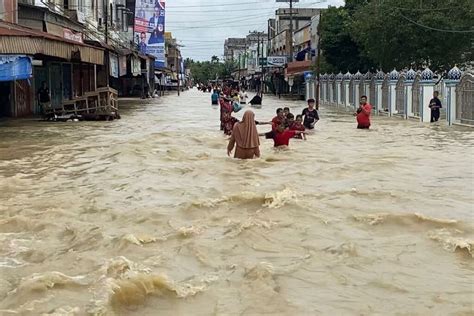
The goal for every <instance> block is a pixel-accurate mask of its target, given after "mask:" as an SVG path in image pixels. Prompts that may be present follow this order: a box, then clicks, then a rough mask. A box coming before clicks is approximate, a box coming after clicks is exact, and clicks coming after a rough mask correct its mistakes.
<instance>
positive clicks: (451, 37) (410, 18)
mask: <svg viewBox="0 0 474 316" xmlns="http://www.w3.org/2000/svg"><path fill="white" fill-rule="evenodd" d="M472 21H474V1H472V0H443V1H440V0H347V1H346V5H345V6H344V7H341V8H330V9H328V10H327V11H325V13H324V14H323V19H322V22H321V33H322V39H321V49H322V50H323V55H324V59H323V62H322V63H321V64H322V67H321V68H322V71H323V72H339V71H342V72H345V71H347V70H349V71H351V72H355V71H357V70H360V71H361V72H365V71H367V70H374V69H375V68H379V69H382V70H384V71H390V70H392V69H393V68H397V69H403V68H405V67H410V66H413V67H416V68H421V67H423V66H426V65H428V66H430V67H431V68H432V69H433V70H438V71H442V70H447V69H449V68H450V67H452V66H453V65H454V64H463V63H466V62H468V61H469V60H473V57H474V56H473V55H472V45H473V38H474V34H473V33H460V32H447V31H448V30H455V31H459V30H473V22H472ZM417 24H418V25H417ZM429 28H436V29H439V30H444V31H437V30H432V29H429Z"/></svg>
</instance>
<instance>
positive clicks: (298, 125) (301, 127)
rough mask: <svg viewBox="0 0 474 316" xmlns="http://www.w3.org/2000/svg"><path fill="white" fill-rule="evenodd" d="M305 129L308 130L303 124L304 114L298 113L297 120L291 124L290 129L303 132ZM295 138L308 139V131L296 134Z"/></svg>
mask: <svg viewBox="0 0 474 316" xmlns="http://www.w3.org/2000/svg"><path fill="white" fill-rule="evenodd" d="M305 130H306V128H305V127H304V125H303V116H302V115H297V116H296V121H293V122H292V123H291V124H290V131H302V132H304V131H305ZM294 138H297V139H304V140H306V133H303V134H298V135H295V137H294Z"/></svg>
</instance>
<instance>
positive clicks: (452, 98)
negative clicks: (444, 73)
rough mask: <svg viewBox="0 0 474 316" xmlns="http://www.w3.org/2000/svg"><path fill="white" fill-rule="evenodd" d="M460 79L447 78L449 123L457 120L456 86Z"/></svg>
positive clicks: (447, 114)
mask: <svg viewBox="0 0 474 316" xmlns="http://www.w3.org/2000/svg"><path fill="white" fill-rule="evenodd" d="M458 83H459V80H446V90H447V93H446V94H447V95H446V120H447V121H448V125H453V123H454V122H455V121H456V86H457V84H458Z"/></svg>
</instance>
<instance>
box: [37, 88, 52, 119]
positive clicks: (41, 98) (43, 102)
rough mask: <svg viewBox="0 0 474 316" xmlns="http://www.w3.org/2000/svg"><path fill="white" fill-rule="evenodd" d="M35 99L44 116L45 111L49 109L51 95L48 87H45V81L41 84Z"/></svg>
mask: <svg viewBox="0 0 474 316" xmlns="http://www.w3.org/2000/svg"><path fill="white" fill-rule="evenodd" d="M37 98H38V102H39V104H40V107H41V112H42V113H43V114H45V110H46V109H47V108H50V107H51V95H50V93H49V89H48V86H47V85H46V81H43V82H41V88H39V90H38V93H37Z"/></svg>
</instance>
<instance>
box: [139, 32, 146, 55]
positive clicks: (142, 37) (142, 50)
mask: <svg viewBox="0 0 474 316" xmlns="http://www.w3.org/2000/svg"><path fill="white" fill-rule="evenodd" d="M138 46H139V49H140V53H142V54H146V33H145V32H141V33H140V44H139V45H138Z"/></svg>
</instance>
